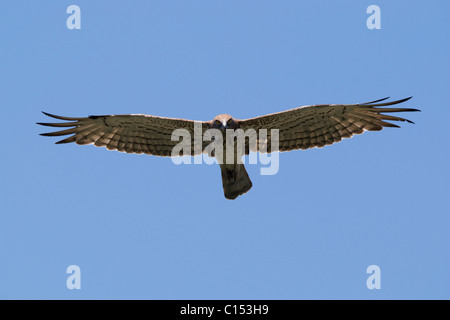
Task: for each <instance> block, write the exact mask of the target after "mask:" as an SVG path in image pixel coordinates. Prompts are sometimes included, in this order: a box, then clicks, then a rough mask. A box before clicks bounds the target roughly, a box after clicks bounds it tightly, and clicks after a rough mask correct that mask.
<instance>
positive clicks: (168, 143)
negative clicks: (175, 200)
mask: <svg viewBox="0 0 450 320" xmlns="http://www.w3.org/2000/svg"><path fill="white" fill-rule="evenodd" d="M43 113H44V114H45V115H47V116H49V117H52V118H55V119H59V120H66V121H68V122H60V123H38V124H40V125H43V126H50V127H57V128H66V127H69V128H70V129H65V130H62V131H56V132H51V133H43V134H41V135H43V136H64V135H69V134H73V135H72V136H70V137H68V138H65V139H64V140H61V141H58V142H56V143H70V142H76V143H77V144H81V145H84V144H94V145H95V146H97V147H106V148H107V149H108V150H118V151H120V152H127V153H146V154H150V155H155V156H171V153H172V149H173V148H174V147H175V146H176V145H178V144H179V143H180V142H183V144H182V145H180V146H186V147H189V149H190V152H189V154H181V155H197V154H201V153H202V151H203V149H204V148H203V143H202V137H203V133H204V131H205V130H206V129H207V128H209V125H208V123H207V122H202V121H192V120H185V119H175V118H163V117H155V116H150V115H143V114H126V115H105V116H89V117H87V118H69V117H61V116H56V115H52V114H49V113H45V112H43ZM194 128H195V130H196V131H197V130H200V132H197V134H199V135H200V139H199V140H198V141H196V139H194ZM176 129H185V130H187V131H184V130H183V132H182V133H183V135H182V136H180V137H179V138H178V139H175V141H172V133H173V132H174V131H175V130H176ZM184 133H186V134H184ZM187 133H189V134H190V139H187ZM182 137H183V138H182ZM186 150H188V149H186ZM186 153H188V152H186Z"/></svg>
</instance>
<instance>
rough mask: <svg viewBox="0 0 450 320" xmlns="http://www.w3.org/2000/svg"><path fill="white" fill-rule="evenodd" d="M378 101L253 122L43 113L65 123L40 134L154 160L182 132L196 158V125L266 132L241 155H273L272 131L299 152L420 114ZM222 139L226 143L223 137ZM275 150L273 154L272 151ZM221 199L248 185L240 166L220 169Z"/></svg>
mask: <svg viewBox="0 0 450 320" xmlns="http://www.w3.org/2000/svg"><path fill="white" fill-rule="evenodd" d="M386 99H387V98H384V99H380V100H377V101H372V102H367V103H361V104H350V105H313V106H303V107H299V108H295V109H291V110H287V111H283V112H278V113H274V114H269V115H264V116H260V117H256V118H251V119H246V120H239V119H234V118H233V117H231V116H230V115H227V114H221V115H218V116H217V117H215V118H214V119H213V120H211V121H192V120H185V119H176V118H164V117H156V116H151V115H142V114H127V115H103V116H90V117H86V118H69V117H61V116H56V115H52V114H49V113H45V112H44V114H45V115H47V116H49V117H52V118H56V119H59V120H65V121H68V122H60V123H38V124H40V125H44V126H51V127H58V128H68V129H65V130H62V131H57V132H52V133H44V134H42V135H44V136H63V135H70V134H71V135H72V136H70V137H68V138H65V139H63V140H61V141H58V142H57V143H70V142H76V143H77V144H81V145H83V144H94V145H95V146H98V147H106V148H107V149H108V150H118V151H120V152H127V153H145V154H149V155H155V156H171V155H172V149H173V148H174V147H175V146H176V145H177V144H178V143H179V142H178V141H172V140H171V137H172V133H173V131H174V130H176V129H186V130H187V131H188V132H189V133H190V134H191V137H192V139H191V140H190V141H188V142H187V143H188V144H189V146H190V152H189V154H185V155H191V156H193V155H198V154H201V153H202V152H204V150H205V147H206V146H207V145H208V144H209V143H210V142H208V141H201V140H200V142H198V141H196V140H195V139H194V131H195V129H194V128H195V124H196V123H197V124H198V128H200V130H201V134H202V135H203V134H204V133H205V131H206V130H207V129H218V130H221V131H222V132H225V129H239V128H240V129H243V130H248V129H254V130H256V131H257V132H258V130H259V129H267V133H268V137H267V139H264V141H262V139H261V138H260V137H259V136H258V140H257V143H256V144H252V145H250V144H248V143H247V145H246V150H245V153H246V154H248V153H249V151H264V150H259V148H260V146H267V152H271V144H272V137H271V135H270V130H271V129H278V130H279V151H291V150H297V149H302V150H305V149H309V148H314V147H317V148H322V147H324V146H326V145H330V144H333V143H335V142H339V141H341V140H342V139H344V138H350V137H352V136H353V135H355V134H361V133H363V132H364V131H378V130H381V129H383V128H384V127H398V126H397V125H395V124H393V123H390V122H388V121H406V122H410V123H412V121H410V120H407V119H404V118H401V117H397V116H392V115H386V114H384V113H396V112H411V111H419V110H417V109H411V108H386V107H388V106H391V105H396V104H399V103H402V102H405V101H407V100H409V99H410V98H406V99H402V100H397V101H391V102H383V101H385V100H386ZM224 140H225V139H224ZM275 151H277V150H275ZM220 167H221V172H222V182H223V188H224V193H225V197H226V198H228V199H235V198H236V197H237V196H239V195H241V194H243V193H245V192H247V191H248V190H250V188H251V187H252V183H251V181H250V179H249V177H248V174H247V172H246V170H245V167H244V165H242V164H237V163H236V162H234V163H232V164H228V163H223V164H221V165H220Z"/></svg>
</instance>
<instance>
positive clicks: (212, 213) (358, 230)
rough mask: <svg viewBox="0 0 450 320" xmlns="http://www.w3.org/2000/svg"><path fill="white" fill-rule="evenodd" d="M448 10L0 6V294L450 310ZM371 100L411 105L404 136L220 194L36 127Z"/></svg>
mask: <svg viewBox="0 0 450 320" xmlns="http://www.w3.org/2000/svg"><path fill="white" fill-rule="evenodd" d="M71 4H76V5H78V6H80V8H81V30H69V29H67V27H66V19H67V18H68V16H69V14H67V13H66V9H67V7H68V6H69V5H71ZM372 4H376V5H378V6H379V7H380V8H381V29H380V30H369V29H368V28H367V27H366V20H367V18H368V17H369V14H367V13H366V9H367V7H368V6H369V5H372ZM449 9H450V2H448V1H427V2H423V1H331V0H330V1H198V0H197V1H192V0H189V1H137V0H135V1H131V2H129V1H81V0H77V1H11V0H9V1H4V2H2V6H1V10H0V38H1V41H2V45H1V50H0V68H1V85H0V91H1V99H0V116H1V118H2V125H1V132H2V147H1V168H0V179H1V184H0V188H1V189H0V197H1V198H0V200H1V201H0V211H1V214H0V256H1V259H0V298H38V299H48V298H57V299H80V298H84V299H94V298H104V299H110V298H125V299H131V298H137V299H144V298H145V299H309V298H314V299H330V298H336V299H348V298H356V299H410V298H414V299H420V298H439V299H443V298H445V299H449V298H450V294H449V292H450V275H449V274H450V273H449V270H450V257H449V254H450V253H449V249H448V245H449V243H450V235H449V225H450V210H449V204H450V203H449V202H450V201H449V191H450V190H449V178H450V171H449V156H450V152H449V145H448V128H449V124H448V123H449V120H448V119H449V118H450V106H449V105H448V104H449V102H448V96H447V95H448V91H449V78H448V77H449V72H450V68H449V65H450V63H449V55H450V41H449V40H450V39H449V33H450V22H449V20H448V12H450V11H449ZM385 96H391V97H392V98H395V99H397V98H404V97H407V96H414V98H413V99H412V100H410V101H409V102H407V103H406V104H405V106H406V107H414V108H419V109H421V110H422V112H421V113H414V114H410V115H408V117H409V118H410V119H411V120H413V121H415V123H416V124H415V125H412V124H407V123H405V124H402V128H401V129H390V128H388V129H385V130H383V131H381V132H368V133H365V134H363V135H360V136H356V137H354V138H352V139H347V140H345V141H343V142H341V143H338V144H335V145H332V146H328V147H325V148H323V149H313V150H308V151H296V152H290V153H282V154H281V155H280V171H279V173H278V174H277V175H274V176H261V175H259V169H260V165H248V166H247V170H248V172H249V174H250V176H251V179H252V181H253V185H254V186H253V189H252V190H251V191H250V192H249V193H248V194H246V195H244V196H242V197H239V198H238V199H237V200H235V201H229V200H226V199H225V198H224V196H223V190H222V185H221V178H220V170H219V168H218V167H217V166H211V165H190V166H189V165H181V166H176V165H174V164H173V163H172V162H171V161H170V159H168V158H158V157H150V156H146V155H129V154H122V153H118V152H110V151H107V150H106V149H104V148H95V147H93V146H78V145H75V144H68V145H54V142H55V141H57V140H56V139H52V138H46V137H41V136H39V135H38V134H39V133H42V132H48V128H44V127H40V126H38V125H36V124H35V122H45V121H46V120H48V119H46V117H45V116H44V115H42V114H41V113H40V111H42V110H43V111H47V112H50V113H55V114H61V115H66V116H87V115H91V114H126V113H146V114H153V115H160V116H169V117H181V118H188V119H194V120H210V119H212V118H213V117H214V116H215V115H217V114H220V113H230V114H231V115H233V116H234V117H236V118H247V117H254V116H258V115H262V114H266V113H272V112H277V111H282V110H285V109H288V108H292V107H296V106H301V105H305V104H322V103H355V102H365V101H371V100H375V99H378V98H382V97H385ZM50 131H51V130H50ZM373 264H375V265H378V266H379V267H380V268H381V289H380V290H369V289H367V287H366V279H367V277H368V276H369V275H368V274H366V268H367V267H368V266H369V265H373ZM69 265H78V266H80V268H81V273H82V274H81V286H82V288H81V290H68V289H67V287H66V279H67V277H68V274H66V268H67V267H68V266H69Z"/></svg>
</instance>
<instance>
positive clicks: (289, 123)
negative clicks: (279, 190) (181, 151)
mask: <svg viewBox="0 0 450 320" xmlns="http://www.w3.org/2000/svg"><path fill="white" fill-rule="evenodd" d="M387 99H388V98H383V99H379V100H375V101H371V102H366V103H360V104H348V105H345V104H343V105H337V104H336V105H333V104H329V105H312V106H302V107H299V108H295V109H291V110H287V111H283V112H278V113H273V114H268V115H265V116H260V117H256V118H251V119H246V120H237V121H238V122H239V125H240V127H241V128H242V129H243V130H247V129H254V130H256V131H257V132H258V130H260V129H267V130H268V133H267V134H268V138H269V141H267V145H268V149H267V151H268V152H270V151H271V150H270V147H271V135H270V133H269V132H270V130H271V129H278V130H279V151H290V150H296V149H303V150H305V149H309V148H314V147H317V148H322V147H324V146H326V145H330V144H333V143H336V142H339V141H341V140H342V139H344V138H351V137H352V136H353V135H356V134H361V133H363V132H364V131H379V130H382V129H383V128H384V127H393V128H398V127H399V126H398V125H396V124H394V123H391V122H388V121H400V122H402V121H404V122H409V123H413V122H412V121H411V120H408V119H405V118H401V117H397V116H392V115H386V114H383V113H396V112H414V111H420V110H418V109H412V108H385V107H386V106H392V105H396V104H399V103H403V102H406V101H408V100H409V99H411V97H409V98H405V99H401V100H395V101H388V102H386V100H387ZM246 150H251V151H257V150H258V151H264V150H259V140H258V141H257V145H256V146H248V147H247V148H246ZM273 151H275V150H273Z"/></svg>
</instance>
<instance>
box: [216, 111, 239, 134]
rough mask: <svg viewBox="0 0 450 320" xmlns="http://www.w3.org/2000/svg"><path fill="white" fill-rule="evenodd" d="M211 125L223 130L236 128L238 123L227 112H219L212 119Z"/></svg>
mask: <svg viewBox="0 0 450 320" xmlns="http://www.w3.org/2000/svg"><path fill="white" fill-rule="evenodd" d="M211 127H212V128H214V129H219V130H221V131H225V130H226V129H237V128H239V125H238V123H237V122H236V121H235V120H234V119H233V117H232V116H230V115H229V114H220V115H218V116H217V117H215V118H214V119H213V121H212V126H211Z"/></svg>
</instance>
